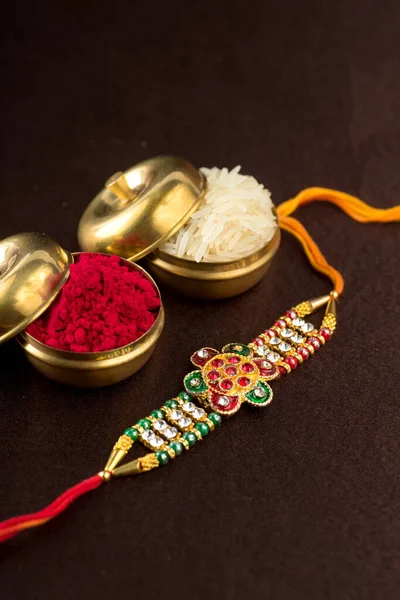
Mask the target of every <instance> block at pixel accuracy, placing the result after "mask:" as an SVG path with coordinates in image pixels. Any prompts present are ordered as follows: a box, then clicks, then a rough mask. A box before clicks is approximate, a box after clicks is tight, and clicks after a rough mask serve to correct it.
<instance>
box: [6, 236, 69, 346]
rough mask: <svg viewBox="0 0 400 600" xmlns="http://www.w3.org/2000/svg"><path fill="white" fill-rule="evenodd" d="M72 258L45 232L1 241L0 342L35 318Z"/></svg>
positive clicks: (63, 278)
mask: <svg viewBox="0 0 400 600" xmlns="http://www.w3.org/2000/svg"><path fill="white" fill-rule="evenodd" d="M71 262H72V256H71V254H69V253H68V252H66V251H65V250H63V249H62V248H61V246H59V245H58V244H56V242H54V241H53V240H52V239H51V238H49V237H48V236H47V235H45V234H44V233H20V234H17V235H13V236H11V237H8V238H6V239H4V240H1V241H0V343H2V342H5V341H6V340H8V339H10V338H11V337H14V336H15V335H16V334H17V333H19V332H20V331H22V330H24V329H25V328H26V327H28V325H29V324H30V323H31V322H32V321H34V320H35V319H37V317H39V316H40V315H41V314H42V313H43V312H44V311H45V310H46V308H47V307H48V306H49V305H50V303H51V302H52V301H53V300H54V298H55V297H56V296H57V294H58V292H59V291H60V289H61V287H62V285H63V284H64V283H65V281H66V280H67V278H68V275H69V265H70V264H71Z"/></svg>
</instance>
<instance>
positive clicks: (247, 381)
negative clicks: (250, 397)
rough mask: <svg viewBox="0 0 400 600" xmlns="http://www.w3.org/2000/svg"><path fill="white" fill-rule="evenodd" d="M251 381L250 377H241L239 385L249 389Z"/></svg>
mask: <svg viewBox="0 0 400 600" xmlns="http://www.w3.org/2000/svg"><path fill="white" fill-rule="evenodd" d="M250 383H251V381H250V379H249V378H248V377H239V379H238V384H239V385H240V386H241V387H247V386H248V385H250Z"/></svg>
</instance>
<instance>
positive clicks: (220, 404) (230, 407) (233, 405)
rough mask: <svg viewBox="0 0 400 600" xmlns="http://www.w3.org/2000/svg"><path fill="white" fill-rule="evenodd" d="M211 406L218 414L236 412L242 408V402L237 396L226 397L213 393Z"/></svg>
mask: <svg viewBox="0 0 400 600" xmlns="http://www.w3.org/2000/svg"><path fill="white" fill-rule="evenodd" d="M210 405H211V406H212V407H213V408H214V410H217V412H229V413H232V412H236V411H237V410H239V408H240V400H239V398H238V397H237V396H225V395H223V394H219V393H218V392H212V394H211V397H210Z"/></svg>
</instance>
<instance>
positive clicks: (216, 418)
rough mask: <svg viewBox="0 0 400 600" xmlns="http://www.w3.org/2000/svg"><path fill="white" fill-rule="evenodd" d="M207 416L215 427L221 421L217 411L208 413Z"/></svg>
mask: <svg viewBox="0 0 400 600" xmlns="http://www.w3.org/2000/svg"><path fill="white" fill-rule="evenodd" d="M208 418H209V419H210V421H212V422H213V423H214V425H215V427H219V426H220V425H221V423H222V419H221V417H220V415H218V414H217V413H210V414H209V415H208Z"/></svg>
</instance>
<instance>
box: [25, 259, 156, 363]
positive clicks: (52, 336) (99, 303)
mask: <svg viewBox="0 0 400 600" xmlns="http://www.w3.org/2000/svg"><path fill="white" fill-rule="evenodd" d="M70 270H71V274H70V277H69V279H68V281H67V282H66V283H65V285H63V287H62V289H61V292H60V294H59V296H58V298H57V299H56V300H55V301H54V302H53V304H52V305H51V306H50V308H49V309H48V310H47V311H46V312H45V313H44V314H43V315H42V316H41V317H39V319H37V320H36V321H35V322H34V323H31V325H29V327H28V328H27V330H26V331H27V332H28V333H29V335H31V336H32V337H34V338H36V339H37V340H39V341H40V342H43V343H44V344H46V345H47V346H51V347H53V348H58V349H59V350H70V351H73V352H104V351H107V350H114V348H120V347H122V346H126V345H127V344H130V343H132V342H134V341H135V340H137V339H138V338H139V337H140V336H142V335H143V334H144V333H146V331H148V330H149V329H150V327H151V326H152V325H153V323H154V321H155V320H156V318H157V314H158V309H159V307H160V298H159V295H158V293H157V291H156V290H155V288H154V286H153V285H152V284H151V283H150V281H149V280H148V279H146V278H145V277H144V275H142V273H140V272H138V271H134V270H130V269H129V268H128V267H126V266H125V265H123V264H121V259H120V258H119V257H118V256H104V255H101V254H90V253H83V254H80V255H79V256H78V258H77V259H76V262H75V263H74V264H73V265H71V267H70Z"/></svg>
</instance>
